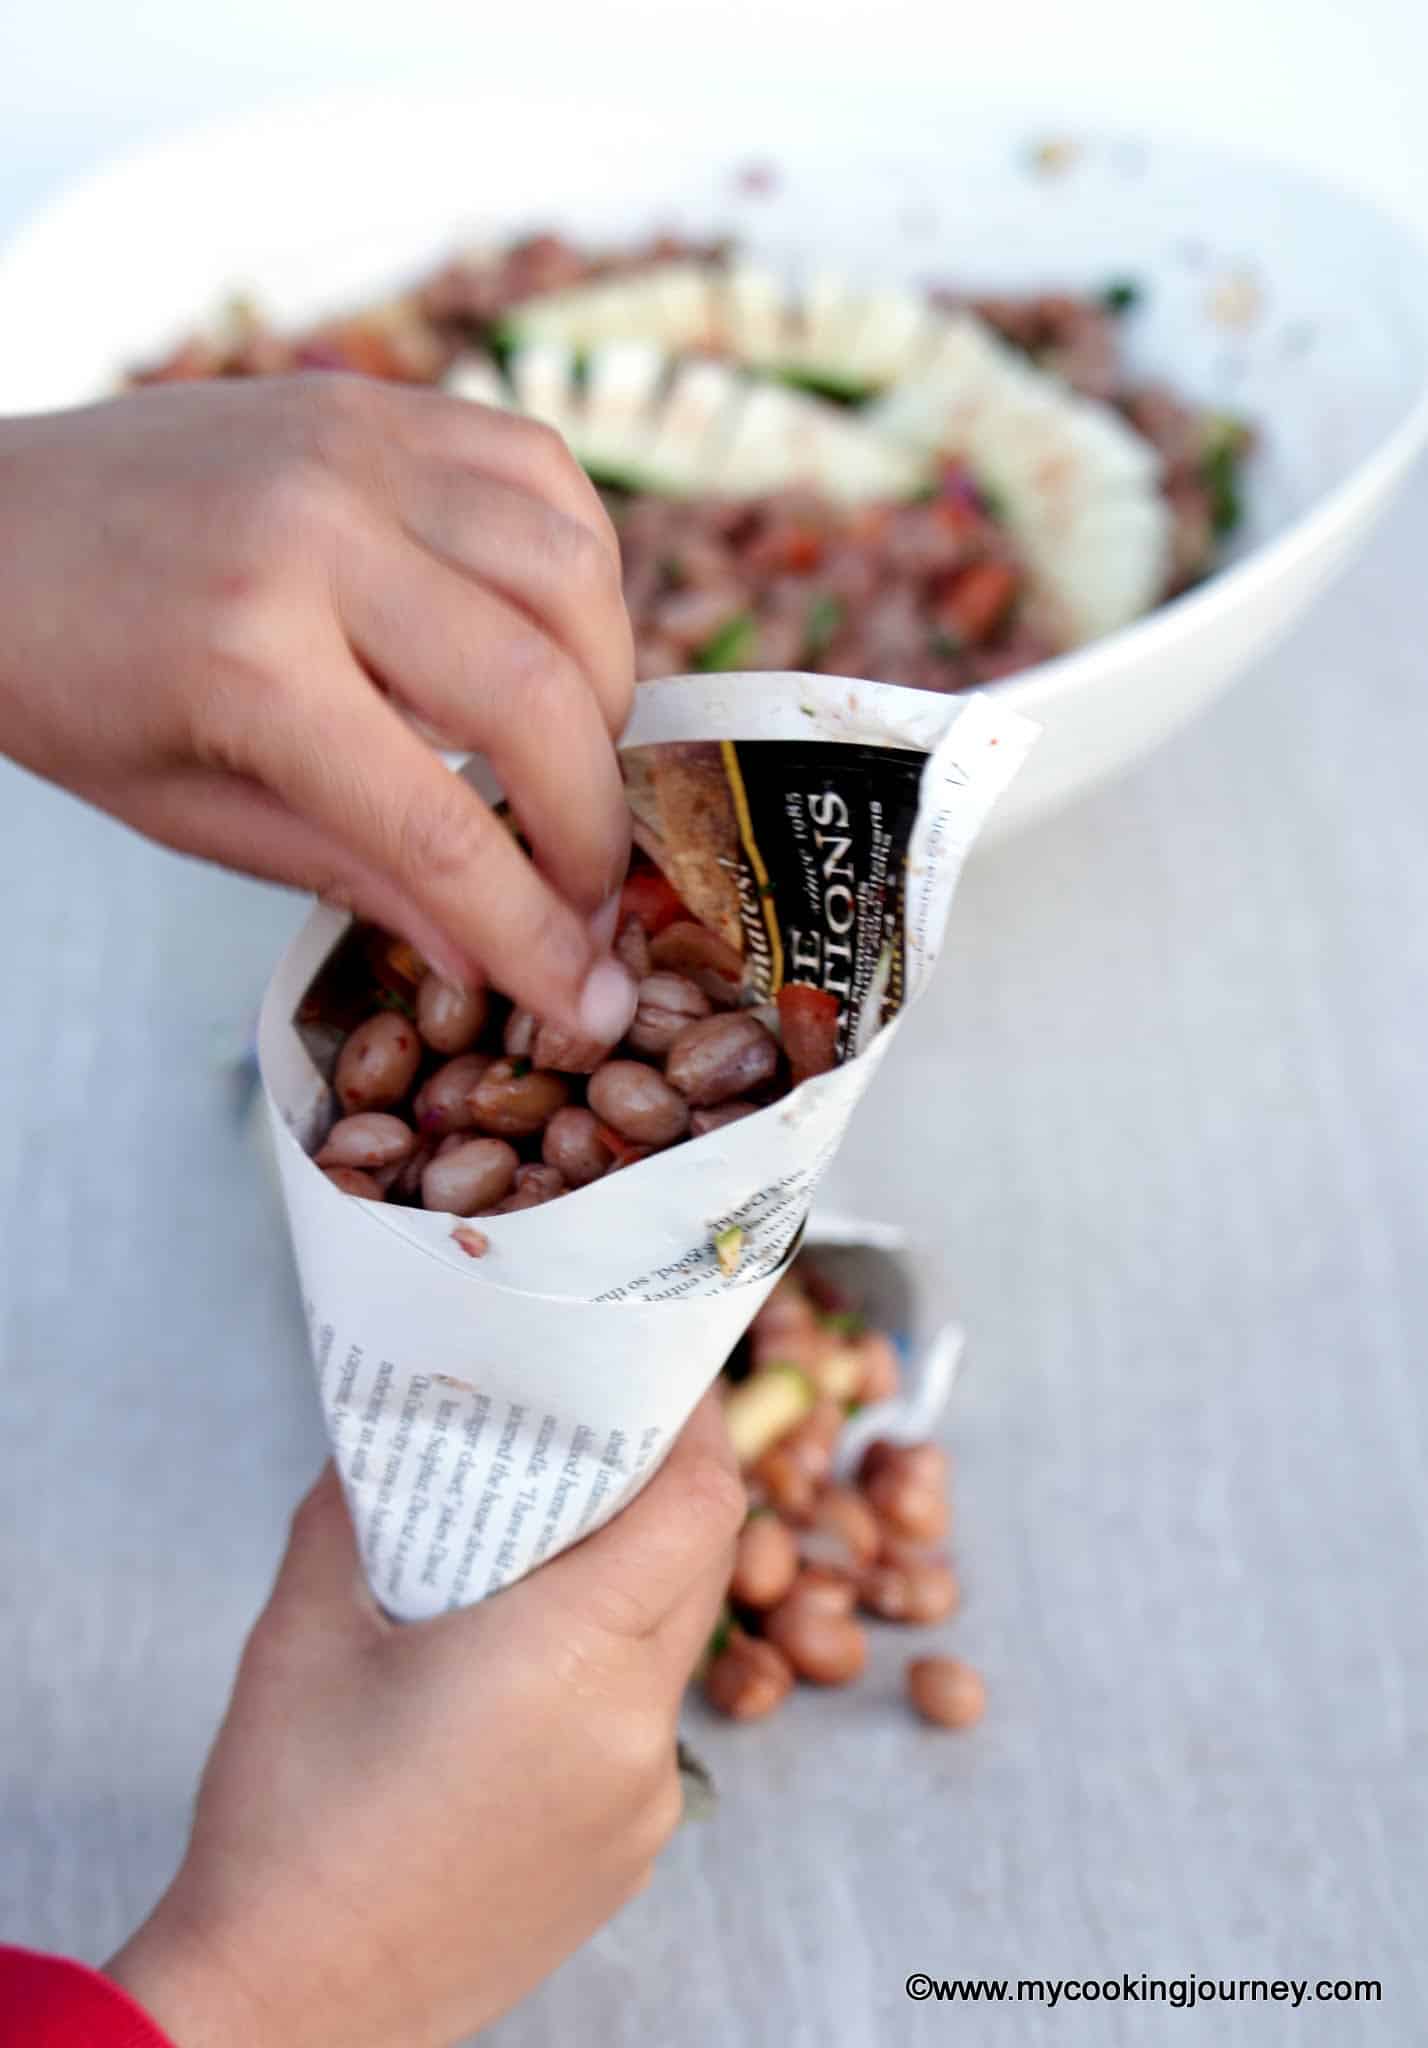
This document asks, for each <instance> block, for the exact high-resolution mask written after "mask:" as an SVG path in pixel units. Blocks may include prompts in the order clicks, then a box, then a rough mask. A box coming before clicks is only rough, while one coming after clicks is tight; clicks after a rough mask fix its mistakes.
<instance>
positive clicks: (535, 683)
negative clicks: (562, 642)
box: [503, 628, 580, 734]
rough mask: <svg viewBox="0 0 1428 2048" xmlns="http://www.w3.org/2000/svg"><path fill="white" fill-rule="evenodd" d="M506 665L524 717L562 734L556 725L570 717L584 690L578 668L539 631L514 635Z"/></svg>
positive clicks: (506, 653) (505, 661)
mask: <svg viewBox="0 0 1428 2048" xmlns="http://www.w3.org/2000/svg"><path fill="white" fill-rule="evenodd" d="M503 662H504V666H505V669H506V673H507V677H508V679H509V681H510V684H511V686H512V688H513V689H514V690H515V691H516V692H517V693H518V694H519V696H520V700H521V710H522V713H523V715H524V716H525V717H526V718H528V719H531V720H534V721H536V722H537V723H538V724H539V723H541V722H543V721H545V720H550V721H552V723H551V726H550V730H551V732H552V734H554V733H555V732H556V731H558V730H559V729H560V727H559V724H558V723H556V721H560V720H563V719H564V718H565V717H567V716H568V713H569V708H570V703H571V699H572V697H573V696H574V695H575V693H576V691H577V690H578V689H579V687H580V682H579V677H578V675H577V673H576V669H575V664H574V663H573V662H572V661H571V660H570V658H569V657H568V656H567V655H565V654H562V653H561V651H560V649H559V648H558V647H557V646H556V644H555V642H554V641H553V640H549V639H547V638H546V636H545V634H544V633H542V632H540V631H538V630H537V629H535V628H531V629H529V630H525V631H519V632H516V633H513V634H512V636H511V638H510V640H509V641H508V643H507V646H506V649H505V651H504V654H503Z"/></svg>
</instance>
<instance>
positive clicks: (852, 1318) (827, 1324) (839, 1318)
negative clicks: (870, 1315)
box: [818, 1308, 868, 1338]
mask: <svg viewBox="0 0 1428 2048" xmlns="http://www.w3.org/2000/svg"><path fill="white" fill-rule="evenodd" d="M818 1320H819V1322H820V1323H822V1325H823V1327H824V1329H825V1330H832V1331H834V1332H835V1333H836V1334H837V1335H838V1336H840V1337H853V1338H856V1337H861V1336H863V1334H864V1333H865V1332H866V1330H867V1327H868V1325H867V1320H866V1318H865V1317H863V1316H860V1315H859V1314H858V1312H857V1310H856V1309H845V1308H839V1309H829V1311H828V1313H827V1314H826V1315H822V1316H820V1317H819V1318H818Z"/></svg>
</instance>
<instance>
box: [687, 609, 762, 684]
mask: <svg viewBox="0 0 1428 2048" xmlns="http://www.w3.org/2000/svg"><path fill="white" fill-rule="evenodd" d="M758 635H759V623H758V620H757V619H756V618H755V617H754V615H753V613H752V612H736V613H735V614H734V617H733V618H732V619H726V620H725V621H724V623H723V625H722V626H721V627H720V628H719V630H718V632H717V633H714V634H711V635H710V637H709V639H707V640H706V641H705V643H704V645H703V646H702V647H701V648H700V650H699V652H698V654H697V655H696V656H695V657H694V666H695V667H696V668H697V669H701V670H703V671H705V672H706V673H712V672H713V671H714V670H717V669H725V668H737V667H738V666H739V664H740V662H741V661H743V660H745V659H746V658H747V657H749V656H751V655H752V654H753V651H754V647H755V644H756V642H757V640H758Z"/></svg>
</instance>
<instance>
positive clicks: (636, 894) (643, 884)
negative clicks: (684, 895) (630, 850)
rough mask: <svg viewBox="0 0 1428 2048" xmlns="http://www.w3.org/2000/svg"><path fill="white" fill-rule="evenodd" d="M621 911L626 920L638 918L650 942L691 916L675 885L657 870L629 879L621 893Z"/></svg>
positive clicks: (643, 871) (639, 872) (644, 870)
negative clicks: (668, 927) (657, 934)
mask: <svg viewBox="0 0 1428 2048" xmlns="http://www.w3.org/2000/svg"><path fill="white" fill-rule="evenodd" d="M620 909H621V911H622V912H623V914H624V915H625V916H626V917H634V918H638V919H639V921H640V923H641V924H642V925H643V926H644V928H645V930H646V932H647V933H648V934H649V936H650V937H651V938H653V937H654V935H655V933H656V932H662V931H663V930H664V929H665V926H666V925H671V924H677V923H678V922H679V920H680V919H681V918H687V917H688V915H689V912H688V911H687V910H686V909H685V907H684V905H683V903H681V902H680V900H679V896H678V894H677V893H676V891H675V888H674V885H673V883H671V882H669V881H667V880H666V878H665V877H664V876H663V875H662V874H661V873H660V871H659V869H658V868H638V869H636V871H635V873H634V874H632V875H629V876H627V877H626V880H625V886H624V888H623V889H621V891H620Z"/></svg>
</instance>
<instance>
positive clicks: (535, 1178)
mask: <svg viewBox="0 0 1428 2048" xmlns="http://www.w3.org/2000/svg"><path fill="white" fill-rule="evenodd" d="M564 1193H565V1176H564V1174H561V1173H557V1172H556V1170H555V1168H554V1167H553V1166H518V1167H517V1168H516V1184H515V1187H514V1188H513V1189H512V1190H511V1192H510V1194H508V1195H507V1197H506V1199H505V1201H504V1202H498V1203H497V1204H496V1211H497V1214H499V1215H501V1216H514V1215H515V1214H516V1212H517V1211H518V1210H520V1209H539V1208H540V1207H541V1205H542V1203H545V1202H553V1201H554V1200H555V1198H556V1196H557V1195H563V1194H564Z"/></svg>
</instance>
